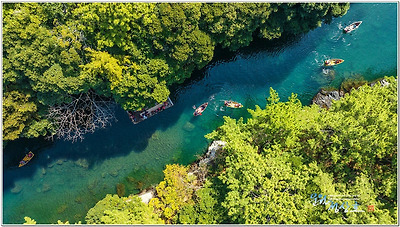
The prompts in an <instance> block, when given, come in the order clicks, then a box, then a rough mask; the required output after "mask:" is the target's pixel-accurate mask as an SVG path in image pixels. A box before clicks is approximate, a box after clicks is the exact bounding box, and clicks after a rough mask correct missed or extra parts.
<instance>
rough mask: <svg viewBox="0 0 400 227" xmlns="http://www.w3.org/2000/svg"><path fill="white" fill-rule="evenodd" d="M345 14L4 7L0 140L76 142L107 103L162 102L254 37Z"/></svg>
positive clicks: (318, 9)
mask: <svg viewBox="0 0 400 227" xmlns="http://www.w3.org/2000/svg"><path fill="white" fill-rule="evenodd" d="M349 7H350V4H349V3H329V4H327V3H285V4H283V3H282V4H281V3H229V4H228V3H179V4H177V3H5V4H3V92H4V93H3V141H5V144H6V142H7V141H10V140H15V139H18V138H21V137H26V138H33V137H39V136H50V137H51V136H56V137H58V138H63V139H70V140H73V141H75V140H76V139H79V138H80V139H83V134H84V133H87V132H93V131H94V130H95V129H96V128H98V127H105V126H106V125H107V124H109V123H111V121H112V120H113V117H112V116H110V108H109V107H110V102H109V101H115V102H116V103H117V104H118V105H120V106H121V107H122V108H124V109H125V110H140V109H142V108H143V107H146V106H152V105H154V104H155V103H156V102H157V103H161V102H163V101H165V100H166V99H167V97H168V95H169V94H170V91H169V86H170V85H172V84H176V83H181V82H183V81H184V80H185V79H186V78H189V77H190V75H191V73H192V72H193V70H195V69H200V68H202V67H204V66H205V65H206V64H207V63H208V62H209V61H210V60H211V59H212V57H213V53H214V49H215V47H216V46H221V47H223V48H226V49H229V50H237V49H238V48H240V47H243V46H247V45H248V44H249V43H250V42H251V41H252V39H253V36H256V35H257V36H260V37H262V38H265V39H275V38H279V37H280V36H281V35H282V34H285V33H286V34H292V35H296V34H302V33H305V32H307V31H309V30H312V29H315V28H317V27H318V26H320V25H321V23H322V22H325V23H329V22H330V21H331V20H332V17H338V16H342V15H344V14H345V13H346V12H347V10H348V9H349ZM73 110H77V111H73ZM93 110H96V111H93ZM100 113H102V114H100ZM92 119H94V120H92Z"/></svg>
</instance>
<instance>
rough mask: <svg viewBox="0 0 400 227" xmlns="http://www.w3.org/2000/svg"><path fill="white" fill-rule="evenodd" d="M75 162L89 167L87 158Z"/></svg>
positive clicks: (83, 166)
mask: <svg viewBox="0 0 400 227" xmlns="http://www.w3.org/2000/svg"><path fill="white" fill-rule="evenodd" d="M74 163H75V165H77V166H80V167H82V168H85V169H87V168H89V162H88V161H87V160H86V159H83V158H80V159H78V160H76V161H75V162H74Z"/></svg>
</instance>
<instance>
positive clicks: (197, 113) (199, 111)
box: [193, 102, 208, 116]
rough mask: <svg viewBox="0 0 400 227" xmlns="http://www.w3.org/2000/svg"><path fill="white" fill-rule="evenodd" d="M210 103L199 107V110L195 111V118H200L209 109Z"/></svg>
mask: <svg viewBox="0 0 400 227" xmlns="http://www.w3.org/2000/svg"><path fill="white" fill-rule="evenodd" d="M207 106H208V102H206V103H203V104H201V106H199V107H197V109H196V110H195V111H194V113H193V116H199V115H201V113H203V111H204V110H205V109H206V108H207Z"/></svg>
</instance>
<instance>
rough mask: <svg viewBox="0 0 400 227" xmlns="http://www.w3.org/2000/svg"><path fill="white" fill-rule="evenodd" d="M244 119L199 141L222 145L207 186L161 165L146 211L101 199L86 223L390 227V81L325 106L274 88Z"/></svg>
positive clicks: (393, 187)
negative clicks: (283, 94)
mask: <svg viewBox="0 0 400 227" xmlns="http://www.w3.org/2000/svg"><path fill="white" fill-rule="evenodd" d="M249 112H250V113H251V116H252V117H251V118H249V119H248V120H247V122H244V121H243V119H239V120H235V119H231V118H229V117H225V122H224V124H223V125H222V126H221V127H219V128H218V129H216V130H215V131H213V132H212V133H210V134H208V135H206V137H207V138H208V139H210V140H222V141H225V142H226V146H225V147H224V148H223V149H222V150H220V151H219V152H217V155H216V158H215V160H214V163H213V165H211V166H209V167H208V168H207V174H206V178H205V180H200V178H199V177H198V175H196V174H191V173H190V172H189V167H188V166H182V165H175V164H174V165H167V166H166V168H165V170H164V174H165V177H164V180H163V181H162V182H160V183H159V184H158V186H157V187H156V196H155V198H153V199H152V200H150V202H149V204H148V205H146V204H144V203H143V202H141V200H140V198H138V197H137V196H135V195H130V196H128V197H124V196H125V195H124V193H120V192H118V194H119V195H107V196H106V197H105V198H104V199H103V200H101V201H99V202H98V203H97V204H96V205H95V206H94V207H93V208H92V209H90V210H89V212H88V213H87V215H86V222H87V223H88V224H148V223H153V224H157V223H167V224H219V223H241V224H396V223H397V218H398V217H397V173H396V172H397V153H396V152H397V81H396V80H395V78H394V77H385V83H381V82H377V83H375V84H374V85H368V84H366V85H363V86H361V87H358V88H357V89H352V90H351V91H350V93H349V94H346V95H345V97H344V98H342V99H340V100H338V101H334V102H333V104H332V106H331V107H330V108H329V109H325V108H321V107H319V106H317V105H315V104H313V105H311V106H303V105H302V104H301V102H300V101H299V99H297V96H296V95H295V94H292V96H291V97H289V99H288V101H286V102H280V101H279V96H278V94H277V92H276V91H274V90H273V89H272V88H271V89H270V96H269V98H268V99H267V104H266V106H265V108H263V109H262V108H260V107H259V106H256V108H255V109H254V110H250V109H249ZM334 195H336V196H338V195H344V196H346V198H342V199H340V198H336V199H335V197H333V198H332V196H334ZM349 196H350V198H349ZM371 206H373V210H371ZM26 222H27V223H34V222H35V221H34V220H32V219H30V218H28V217H26Z"/></svg>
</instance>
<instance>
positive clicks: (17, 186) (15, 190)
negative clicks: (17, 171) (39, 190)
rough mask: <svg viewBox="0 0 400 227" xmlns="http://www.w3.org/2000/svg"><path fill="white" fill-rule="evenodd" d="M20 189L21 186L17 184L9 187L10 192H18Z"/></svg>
mask: <svg viewBox="0 0 400 227" xmlns="http://www.w3.org/2000/svg"><path fill="white" fill-rule="evenodd" d="M21 191H22V186H21V185H19V184H15V187H13V188H12V189H11V193H14V194H18V193H20V192H21Z"/></svg>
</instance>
